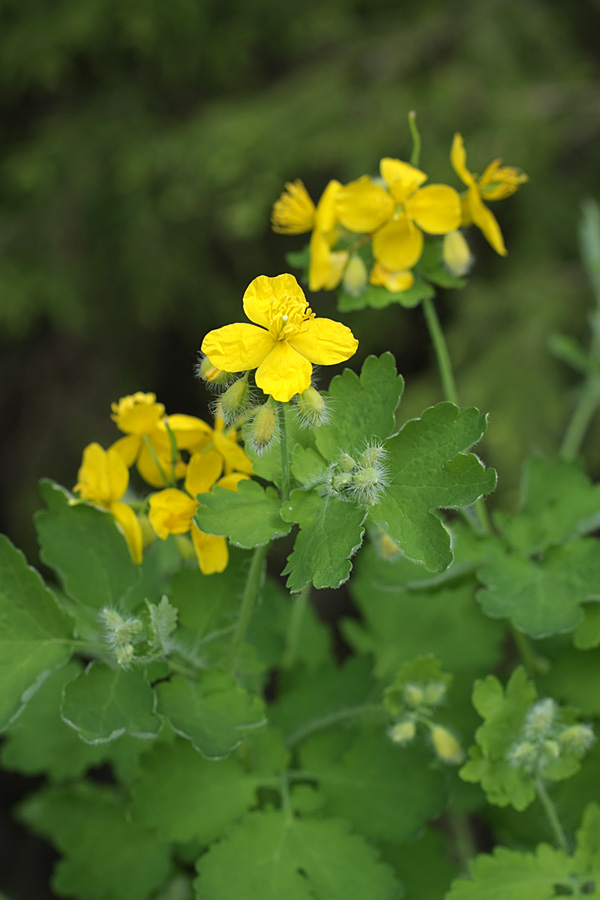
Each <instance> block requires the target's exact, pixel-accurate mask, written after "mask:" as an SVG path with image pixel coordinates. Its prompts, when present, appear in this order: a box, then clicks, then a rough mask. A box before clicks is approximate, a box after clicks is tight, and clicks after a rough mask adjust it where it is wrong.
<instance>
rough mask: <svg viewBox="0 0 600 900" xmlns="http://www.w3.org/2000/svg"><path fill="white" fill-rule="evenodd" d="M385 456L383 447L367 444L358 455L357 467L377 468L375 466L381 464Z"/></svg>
mask: <svg viewBox="0 0 600 900" xmlns="http://www.w3.org/2000/svg"><path fill="white" fill-rule="evenodd" d="M386 456H387V450H386V449H385V447H382V446H381V445H380V444H369V445H368V446H367V447H366V448H365V449H364V450H363V452H362V453H361V455H360V462H359V465H361V466H367V467H368V466H375V467H377V464H378V463H382V462H383V460H384V459H385V457H386Z"/></svg>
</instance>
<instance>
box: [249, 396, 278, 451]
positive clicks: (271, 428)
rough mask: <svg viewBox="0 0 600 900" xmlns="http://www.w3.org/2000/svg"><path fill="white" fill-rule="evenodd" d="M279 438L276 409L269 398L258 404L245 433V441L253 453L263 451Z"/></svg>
mask: <svg viewBox="0 0 600 900" xmlns="http://www.w3.org/2000/svg"><path fill="white" fill-rule="evenodd" d="M278 438H279V431H278V428H277V410H276V409H275V406H274V404H273V403H272V401H271V400H270V399H269V400H268V401H267V402H266V403H264V404H263V405H262V406H259V407H258V409H257V410H256V412H255V414H254V418H253V420H252V424H251V425H250V427H249V429H248V433H247V437H246V439H247V441H248V444H249V446H250V448H251V449H252V450H254V452H255V453H258V454H260V453H264V451H265V450H267V449H268V448H269V447H270V446H271V444H273V443H274V442H275V441H277V440H278Z"/></svg>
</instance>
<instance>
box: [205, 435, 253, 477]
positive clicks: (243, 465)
mask: <svg viewBox="0 0 600 900" xmlns="http://www.w3.org/2000/svg"><path fill="white" fill-rule="evenodd" d="M214 441H215V447H216V448H217V450H218V451H219V453H220V454H221V456H222V457H223V460H224V462H225V472H226V473H227V474H228V473H229V472H231V471H232V470H237V471H238V472H248V473H249V474H251V473H252V460H250V459H249V458H248V457H247V456H246V454H245V453H244V451H243V449H242V448H241V447H240V445H239V444H238V443H237V438H236V433H235V431H229V432H222V431H217V430H216V429H215V433H214Z"/></svg>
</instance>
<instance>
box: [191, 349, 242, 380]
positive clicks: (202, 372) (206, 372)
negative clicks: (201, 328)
mask: <svg viewBox="0 0 600 900" xmlns="http://www.w3.org/2000/svg"><path fill="white" fill-rule="evenodd" d="M194 371H195V374H196V376H197V377H198V378H201V379H202V381H204V382H206V384H207V385H208V386H209V387H215V388H220V387H223V386H224V385H228V384H231V382H232V381H233V379H234V377H235V376H234V375H232V374H231V372H225V370H224V369H218V368H217V367H216V366H213V364H212V363H211V361H210V359H209V358H208V356H204V355H203V354H200V359H199V362H197V363H196V366H195V369H194Z"/></svg>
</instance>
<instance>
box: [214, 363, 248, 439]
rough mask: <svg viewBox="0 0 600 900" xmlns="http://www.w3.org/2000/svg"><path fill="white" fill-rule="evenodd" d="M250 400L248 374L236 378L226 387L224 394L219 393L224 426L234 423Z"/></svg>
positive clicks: (244, 410)
mask: <svg viewBox="0 0 600 900" xmlns="http://www.w3.org/2000/svg"><path fill="white" fill-rule="evenodd" d="M249 400H250V387H249V385H248V376H247V375H245V376H244V377H243V378H238V379H237V381H234V382H233V384H232V385H231V386H230V387H228V388H227V390H226V391H225V393H224V394H221V399H220V408H221V411H222V413H223V420H224V422H225V426H226V427H227V428H228V427H229V426H230V425H235V423H236V422H238V421H239V419H240V418H241V417H242V416H243V414H244V413H245V412H246V410H247V409H248V403H249Z"/></svg>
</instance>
